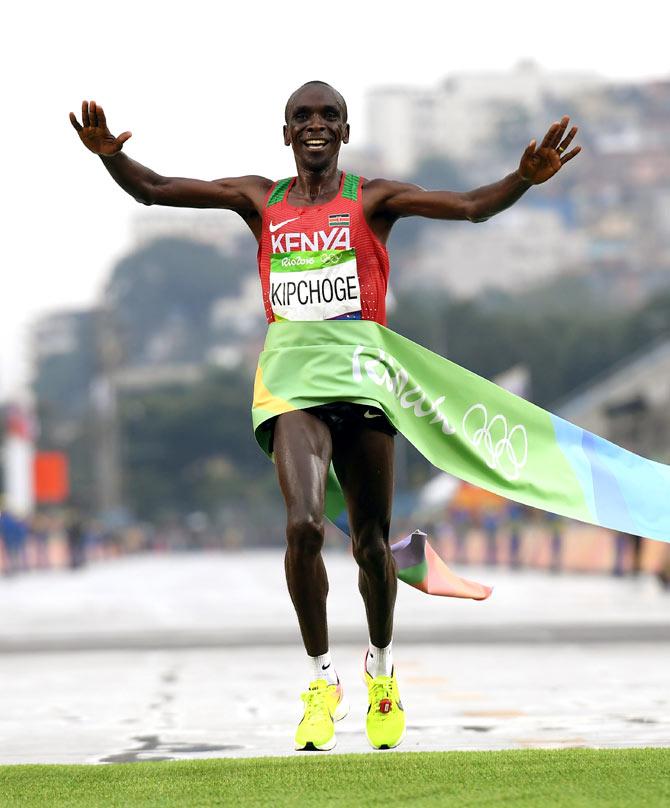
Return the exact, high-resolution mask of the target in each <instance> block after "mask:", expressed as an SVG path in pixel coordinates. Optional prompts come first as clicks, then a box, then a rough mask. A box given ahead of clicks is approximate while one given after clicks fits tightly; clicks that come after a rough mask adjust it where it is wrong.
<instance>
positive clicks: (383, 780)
mask: <svg viewBox="0 0 670 808" xmlns="http://www.w3.org/2000/svg"><path fill="white" fill-rule="evenodd" d="M669 771H670V749H607V750H597V749H563V750H555V751H554V750H529V751H525V750H524V751H505V752H409V753H392V752H387V753H384V752H378V753H374V754H369V755H329V754H318V753H312V754H309V753H308V754H305V755H304V756H301V757H292V758H248V759H230V758H228V759H217V760H199V761H170V762H157V763H124V764H115V765H108V766H2V767H0V805H1V806H2V808H14V806H22V808H23V806H39V808H47V807H48V808H61V806H67V807H68V808H78V806H81V808H98V807H99V808H103V806H104V808H117V806H118V808H121V807H123V808H136V807H138V806H141V807H142V808H172V807H173V806H174V808H191V806H193V808H196V806H197V808H209V807H210V806H233V807H234V808H247V807H249V808H250V807H251V806H254V807H256V806H258V807H259V808H260V806H272V807H273V808H281V806H291V807H292V808H293V806H298V807H299V808H311V807H312V806H314V808H317V806H318V808H326V807H327V808H339V806H341V807H342V808H345V806H346V808H367V806H379V808H391V806H412V808H414V807H415V806H458V808H469V806H473V808H474V806H477V807H478V808H487V806H491V808H493V806H495V807H496V808H498V807H499V806H504V807H505V808H512V807H513V808H517V806H518V808H530V806H533V808H535V807H536V806H537V808H540V807H541V808H552V806H556V807H557V808H558V806H560V808H581V807H582V806H583V807H584V808H599V807H600V806H602V808H605V806H607V808H618V806H621V808H624V806H625V808H631V806H644V807H645V808H655V806H668V805H670V778H669V777H668V772H669Z"/></svg>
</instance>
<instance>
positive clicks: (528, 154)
mask: <svg viewBox="0 0 670 808" xmlns="http://www.w3.org/2000/svg"><path fill="white" fill-rule="evenodd" d="M569 123H570V118H568V116H567V115H565V116H564V117H563V118H561V121H560V123H554V124H552V125H551V126H550V127H549V129H548V131H547V134H546V135H545V136H544V140H543V141H542V143H541V144H540V147H539V148H536V141H535V140H531V142H530V144H529V145H528V148H527V149H526V151H525V152H524V153H523V155H522V157H521V162H520V163H519V175H520V176H521V178H522V179H523V180H525V181H526V182H530V183H531V184H532V185H540V184H541V183H543V182H546V181H547V180H548V179H550V178H551V177H553V176H554V174H556V172H557V171H560V169H561V168H562V167H563V166H564V165H565V164H566V163H567V162H568V160H572V158H573V157H576V156H577V155H578V154H579V152H580V151H581V150H582V147H581V146H576V147H575V148H574V149H572V151H569V152H567V154H564V152H565V150H566V149H567V148H568V146H569V145H570V143H572V139H573V138H574V136H575V135H576V134H577V127H576V126H573V127H572V129H571V130H570V131H569V132H568V134H567V135H565V130H566V129H567V128H568V124H569ZM564 135H565V137H564Z"/></svg>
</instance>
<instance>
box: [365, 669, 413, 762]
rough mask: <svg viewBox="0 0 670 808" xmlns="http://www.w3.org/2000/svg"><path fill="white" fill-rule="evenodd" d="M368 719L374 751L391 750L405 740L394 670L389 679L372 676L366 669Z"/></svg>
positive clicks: (368, 734)
mask: <svg viewBox="0 0 670 808" xmlns="http://www.w3.org/2000/svg"><path fill="white" fill-rule="evenodd" d="M365 683H366V685H367V686H368V715H367V718H366V720H365V732H366V735H367V736H368V741H369V742H370V746H372V748H373V749H392V748H393V747H394V746H398V744H399V743H402V741H403V739H404V737H405V711H404V709H403V706H402V702H401V701H400V694H399V692H398V682H397V681H396V678H395V668H394V669H393V670H392V671H391V675H390V676H375V678H374V679H373V678H372V676H370V674H369V673H368V671H367V668H365Z"/></svg>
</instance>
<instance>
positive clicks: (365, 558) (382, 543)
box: [353, 529, 389, 572]
mask: <svg viewBox="0 0 670 808" xmlns="http://www.w3.org/2000/svg"><path fill="white" fill-rule="evenodd" d="M353 552H354V558H355V559H356V563H357V564H358V566H359V567H361V569H364V570H366V571H369V572H374V571H375V570H379V569H384V568H385V567H386V565H387V563H388V552H389V549H388V539H387V538H386V537H385V535H384V532H383V531H382V530H381V529H377V530H371V531H363V532H361V533H359V534H358V535H357V536H356V537H354V538H353Z"/></svg>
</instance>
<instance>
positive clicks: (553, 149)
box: [369, 116, 581, 222]
mask: <svg viewBox="0 0 670 808" xmlns="http://www.w3.org/2000/svg"><path fill="white" fill-rule="evenodd" d="M569 121H570V119H569V118H568V117H567V116H566V117H564V118H563V119H562V120H561V122H560V123H555V124H553V125H552V126H551V127H550V128H549V130H548V131H547V134H546V135H545V136H544V140H543V141H542V144H541V145H540V147H539V148H536V141H535V140H531V142H530V144H529V145H528V147H527V148H526V150H525V151H524V153H523V155H522V157H521V162H520V163H519V168H518V169H517V170H516V171H513V172H512V173H511V174H508V175H507V176H506V177H505V178H504V179H502V180H500V182H495V183H493V184H492V185H485V186H483V187H482V188H476V189H475V190H474V191H468V192H466V193H457V192H454V191H426V190H425V189H423V188H420V187H419V186H418V185H412V184H410V183H400V182H390V181H388V180H381V181H379V185H377V187H375V184H376V183H377V181H375V180H373V181H372V182H371V183H370V186H371V187H370V191H372V192H373V193H371V194H370V198H371V202H372V206H373V209H371V210H370V212H369V215H370V216H371V218H373V217H383V218H386V219H389V220H391V221H395V219H397V218H399V217H401V216H425V217H427V218H430V219H469V220H470V221H471V222H481V221H485V220H486V219H488V218H489V217H491V216H494V215H495V214H496V213H500V211H503V210H505V209H506V208H508V207H510V205H513V204H514V203H515V202H516V201H517V199H519V198H520V197H521V196H523V194H525V193H526V191H527V190H528V189H529V188H530V187H531V185H540V184H541V183H543V182H546V181H547V180H548V179H549V178H550V177H553V176H554V174H556V173H557V172H558V171H559V170H560V169H561V167H562V166H564V165H565V164H566V163H567V162H568V161H569V160H572V158H573V157H575V156H576V155H577V154H579V152H580V151H581V147H580V146H577V147H576V148H574V149H572V151H569V152H567V153H566V154H564V153H563V152H565V150H566V149H567V147H568V146H569V145H570V143H571V142H572V139H573V138H574V136H575V135H576V134H577V127H576V126H573V127H572V129H571V130H570V131H569V132H568V134H567V135H565V131H566V129H567V127H568V123H569Z"/></svg>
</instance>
